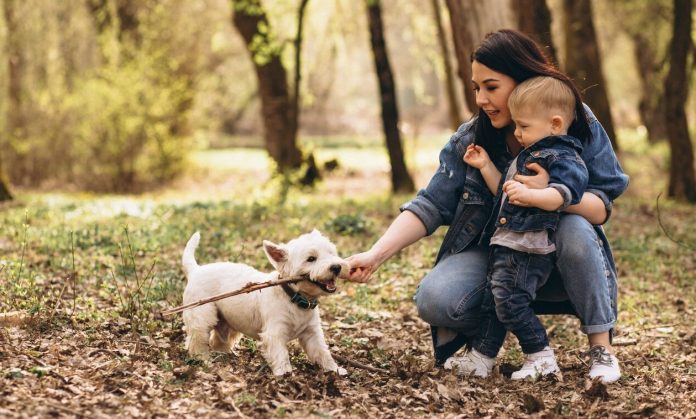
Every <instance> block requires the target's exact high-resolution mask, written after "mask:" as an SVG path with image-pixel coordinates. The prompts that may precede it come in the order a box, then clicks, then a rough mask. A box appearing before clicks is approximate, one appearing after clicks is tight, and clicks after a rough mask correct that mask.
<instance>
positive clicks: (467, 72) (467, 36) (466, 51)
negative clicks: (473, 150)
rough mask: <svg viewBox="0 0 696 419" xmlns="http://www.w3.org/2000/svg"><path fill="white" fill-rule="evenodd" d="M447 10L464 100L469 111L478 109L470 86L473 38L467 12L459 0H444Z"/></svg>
mask: <svg viewBox="0 0 696 419" xmlns="http://www.w3.org/2000/svg"><path fill="white" fill-rule="evenodd" d="M445 2H446V4H447V10H449V15H450V25H451V26H452V39H453V40H454V54H455V56H456V57H457V74H459V78H460V79H461V81H462V87H463V89H464V92H463V93H464V101H465V102H466V106H467V107H468V108H469V111H470V112H472V113H473V112H475V111H476V110H477V109H478V106H477V105H476V95H475V94H474V90H473V89H472V88H471V54H472V53H473V52H474V40H473V38H472V36H471V32H470V31H469V28H467V13H466V9H465V7H464V4H463V3H462V2H461V1H459V0H446V1H445Z"/></svg>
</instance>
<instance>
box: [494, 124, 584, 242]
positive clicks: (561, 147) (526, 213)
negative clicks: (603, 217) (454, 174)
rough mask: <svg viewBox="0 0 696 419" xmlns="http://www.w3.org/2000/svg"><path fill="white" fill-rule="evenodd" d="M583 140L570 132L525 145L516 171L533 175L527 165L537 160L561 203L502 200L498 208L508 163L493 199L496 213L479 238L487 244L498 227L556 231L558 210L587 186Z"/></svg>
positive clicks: (518, 159)
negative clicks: (553, 206)
mask: <svg viewBox="0 0 696 419" xmlns="http://www.w3.org/2000/svg"><path fill="white" fill-rule="evenodd" d="M579 153H582V144H581V143H580V140H578V139H577V138H575V137H571V136H569V135H558V136H551V137H546V138H544V139H542V140H540V141H538V142H536V143H534V144H532V145H530V146H529V147H527V148H525V149H524V150H522V151H521V152H520V154H519V155H518V156H517V160H513V161H514V162H516V168H515V170H516V172H517V173H520V174H522V175H533V174H534V172H532V171H531V170H529V169H528V168H527V165H528V164H530V163H538V164H539V165H540V166H541V167H543V168H544V169H546V171H547V172H548V173H549V187H550V188H554V189H556V190H557V191H558V192H559V193H560V194H561V196H562V197H563V204H562V205H561V207H560V208H559V209H558V210H557V211H547V210H543V209H540V208H535V207H521V206H517V205H513V204H510V202H509V201H505V203H504V204H502V207H501V208H500V211H498V207H499V206H500V205H501V200H502V196H503V194H502V188H503V184H504V183H505V174H506V173H507V172H508V170H509V165H508V167H506V168H505V170H503V171H502V173H503V176H501V178H500V184H499V185H498V192H497V193H496V195H495V202H494V203H493V208H494V210H493V211H494V213H495V214H496V216H495V217H491V218H490V219H489V221H488V224H487V225H486V227H485V228H484V230H483V237H482V238H481V240H480V242H481V243H482V244H486V245H487V244H489V242H490V238H491V237H492V235H493V233H494V232H495V230H496V229H497V228H505V229H507V230H511V231H517V232H520V233H524V232H527V231H543V230H551V231H555V230H556V228H558V222H559V220H560V211H562V210H564V209H565V208H567V207H568V206H569V205H575V204H577V203H578V202H580V199H582V194H583V193H584V192H585V189H586V188H587V178H588V174H587V168H586V167H585V162H583V161H582V158H581V157H580V154H579Z"/></svg>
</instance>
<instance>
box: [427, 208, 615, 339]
mask: <svg viewBox="0 0 696 419" xmlns="http://www.w3.org/2000/svg"><path fill="white" fill-rule="evenodd" d="M554 239H555V242H556V268H557V269H556V270H555V272H554V273H553V274H552V275H551V277H550V278H549V280H548V281H547V283H546V284H545V285H544V286H543V287H542V288H540V289H539V291H538V292H537V300H542V301H550V302H561V301H569V302H570V304H571V305H572V307H573V309H574V310H575V313H576V314H577V316H578V317H579V318H580V323H581V327H580V329H581V330H582V332H583V333H585V334H593V333H601V332H607V331H610V330H611V329H613V328H614V324H615V322H616V315H615V313H616V299H617V297H616V296H617V287H616V276H615V273H614V272H613V270H612V269H610V268H609V265H608V263H607V258H606V257H605V255H604V250H603V248H602V243H601V242H600V240H599V239H598V237H597V233H596V232H595V231H594V229H593V227H592V225H590V223H589V222H587V220H585V219H584V218H582V217H581V216H579V215H573V214H565V215H563V216H562V217H561V220H560V223H559V225H558V229H557V231H556V233H555V236H554ZM489 253H490V252H489V248H488V247H470V248H468V249H466V250H464V251H463V252H461V253H457V254H453V255H449V256H446V257H445V258H443V259H442V260H440V262H439V263H438V264H437V265H435V267H434V268H433V269H432V271H430V272H429V273H428V274H427V275H426V276H425V278H424V279H423V281H422V282H421V283H420V285H419V286H418V290H417V292H416V296H415V301H416V306H417V308H418V314H419V315H420V317H421V318H422V319H423V320H424V321H426V322H427V323H429V324H430V325H432V326H434V327H436V328H446V329H451V330H452V331H455V332H457V333H459V334H460V335H464V336H468V337H471V338H473V337H475V336H476V335H477V333H478V330H479V322H480V320H481V303H482V300H483V294H484V291H485V289H486V280H487V279H486V277H487V273H488V262H489ZM445 343H447V342H439V343H438V345H440V344H445Z"/></svg>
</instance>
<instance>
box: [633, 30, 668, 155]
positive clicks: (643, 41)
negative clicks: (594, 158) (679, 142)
mask: <svg viewBox="0 0 696 419" xmlns="http://www.w3.org/2000/svg"><path fill="white" fill-rule="evenodd" d="M629 35H630V37H631V39H633V52H634V55H635V57H636V62H637V63H638V75H639V76H640V87H641V98H640V102H639V104H638V111H639V112H640V118H641V121H643V125H645V128H647V130H648V140H650V142H653V143H654V142H657V141H659V140H664V139H665V138H667V124H666V122H665V96H664V94H663V93H664V90H663V81H662V80H660V75H659V74H658V71H657V69H658V67H659V65H660V64H659V63H658V62H657V52H656V51H655V47H654V46H653V45H652V43H651V42H650V40H649V39H648V38H647V37H646V36H645V35H643V34H642V33H640V32H634V33H630V34H629Z"/></svg>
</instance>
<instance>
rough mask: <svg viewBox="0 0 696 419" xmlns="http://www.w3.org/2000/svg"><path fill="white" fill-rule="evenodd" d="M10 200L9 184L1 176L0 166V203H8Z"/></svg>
mask: <svg viewBox="0 0 696 419" xmlns="http://www.w3.org/2000/svg"><path fill="white" fill-rule="evenodd" d="M11 199H12V194H11V193H10V188H9V182H8V180H7V178H6V177H5V176H4V174H3V171H2V165H1V164H0V202H3V201H9V200H11Z"/></svg>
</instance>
